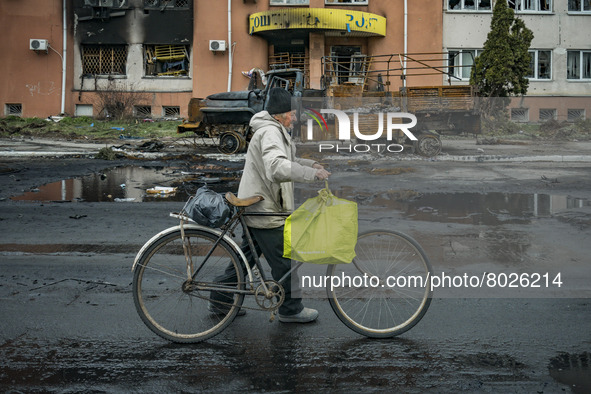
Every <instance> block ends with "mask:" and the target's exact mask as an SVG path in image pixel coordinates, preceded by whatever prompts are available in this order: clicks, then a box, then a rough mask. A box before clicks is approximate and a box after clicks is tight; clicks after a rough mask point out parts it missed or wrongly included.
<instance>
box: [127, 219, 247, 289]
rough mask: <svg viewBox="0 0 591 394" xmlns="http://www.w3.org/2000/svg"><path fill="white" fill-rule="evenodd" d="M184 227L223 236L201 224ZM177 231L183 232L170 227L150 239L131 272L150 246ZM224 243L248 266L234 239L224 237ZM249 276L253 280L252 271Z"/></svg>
mask: <svg viewBox="0 0 591 394" xmlns="http://www.w3.org/2000/svg"><path fill="white" fill-rule="evenodd" d="M183 227H184V228H185V229H188V228H191V229H196V230H202V231H204V232H208V233H212V234H214V235H215V236H216V237H219V236H220V235H221V234H222V231H221V230H219V229H215V228H210V227H205V226H201V225H199V224H193V223H187V224H185V225H184V226H183ZM175 231H181V226H180V225H177V226H172V227H169V228H167V229H166V230H162V231H160V232H159V233H158V234H156V235H154V236H153V237H152V238H150V240H148V242H146V243H145V244H144V246H142V248H141V249H140V251H139V252H138V253H137V255H136V256H135V259H134V260H133V265H132V266H131V272H133V271H135V267H136V266H137V264H138V262H139V260H140V258H141V256H142V255H143V254H144V253H145V252H146V250H148V248H149V247H150V246H152V245H153V244H154V243H155V242H156V240H158V239H159V238H160V237H164V236H166V235H168V234H170V233H173V232H175ZM224 241H226V242H227V243H228V244H229V245H230V247H231V248H232V249H233V250H234V252H236V254H237V255H238V257H239V258H240V259H241V260H242V263H243V264H244V266H248V264H246V256H245V255H244V253H243V252H242V249H240V246H238V244H237V243H236V241H234V240H233V239H232V238H230V237H228V236H225V237H224ZM248 275H249V276H250V278H251V280H252V274H251V272H250V270H248Z"/></svg>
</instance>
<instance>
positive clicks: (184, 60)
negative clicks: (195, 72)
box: [144, 45, 189, 77]
mask: <svg viewBox="0 0 591 394" xmlns="http://www.w3.org/2000/svg"><path fill="white" fill-rule="evenodd" d="M144 58H145V64H146V69H145V71H146V76H157V77H162V76H174V77H178V76H187V75H188V74H189V47H188V46H187V45H144Z"/></svg>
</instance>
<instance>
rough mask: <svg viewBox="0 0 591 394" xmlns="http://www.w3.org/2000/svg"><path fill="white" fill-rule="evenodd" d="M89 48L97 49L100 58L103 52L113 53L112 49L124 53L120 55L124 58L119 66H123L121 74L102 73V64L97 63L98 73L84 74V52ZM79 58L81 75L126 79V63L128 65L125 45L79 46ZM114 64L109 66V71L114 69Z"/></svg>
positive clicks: (127, 47) (127, 51)
mask: <svg viewBox="0 0 591 394" xmlns="http://www.w3.org/2000/svg"><path fill="white" fill-rule="evenodd" d="M90 47H94V48H98V49H99V51H100V53H99V57H100V58H102V56H103V55H102V52H103V50H110V51H113V50H114V49H120V50H122V51H123V52H124V53H123V54H122V55H121V56H122V57H124V58H125V60H124V62H123V64H122V65H121V66H123V72H122V73H119V72H102V71H104V67H103V63H100V62H99V65H98V68H99V71H101V72H98V73H92V72H86V71H87V66H86V53H85V52H86V50H87V48H90ZM80 56H81V60H82V75H95V76H108V77H117V78H125V77H127V63H128V57H129V46H128V45H127V44H117V45H111V44H81V45H80ZM115 65H116V64H111V66H110V68H111V70H113V69H114V68H115ZM88 68H92V67H91V66H88Z"/></svg>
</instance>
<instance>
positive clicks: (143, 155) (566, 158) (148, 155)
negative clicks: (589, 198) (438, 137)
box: [0, 151, 591, 163]
mask: <svg viewBox="0 0 591 394" xmlns="http://www.w3.org/2000/svg"><path fill="white" fill-rule="evenodd" d="M97 153H98V151H97V152H89V151H71V152H68V151H45V152H39V151H0V158H1V157H6V158H11V157H12V158H23V157H52V158H59V157H86V158H92V157H94V156H95V155H96V154H97ZM122 153H127V152H122ZM127 154H129V156H133V157H135V158H139V159H159V158H162V157H165V156H169V155H170V154H171V153H169V152H137V153H136V154H133V153H131V152H129V153H127ZM203 156H204V157H207V158H210V159H213V160H219V161H233V162H237V161H243V160H244V158H245V154H236V155H224V154H218V153H206V154H203ZM352 158H353V156H351V155H343V156H336V155H331V156H330V159H336V160H338V159H347V160H349V159H352ZM382 159H383V158H382ZM396 159H397V160H405V161H407V160H408V161H416V160H426V161H435V162H436V161H452V162H474V163H483V162H498V163H501V162H504V163H510V162H555V163H577V162H578V163H591V155H548V156H540V155H537V156H508V155H467V156H457V155H454V156H451V155H441V156H436V157H432V158H425V157H421V156H414V155H413V156H410V157H408V156H407V157H400V156H399V157H396Z"/></svg>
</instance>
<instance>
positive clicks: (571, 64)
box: [566, 51, 591, 79]
mask: <svg viewBox="0 0 591 394" xmlns="http://www.w3.org/2000/svg"><path fill="white" fill-rule="evenodd" d="M566 78H567V79H591V51H567V55H566Z"/></svg>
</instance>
